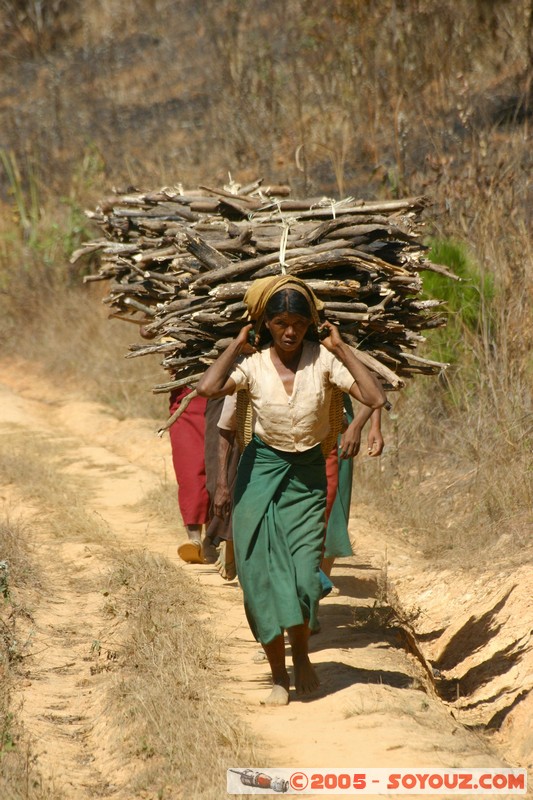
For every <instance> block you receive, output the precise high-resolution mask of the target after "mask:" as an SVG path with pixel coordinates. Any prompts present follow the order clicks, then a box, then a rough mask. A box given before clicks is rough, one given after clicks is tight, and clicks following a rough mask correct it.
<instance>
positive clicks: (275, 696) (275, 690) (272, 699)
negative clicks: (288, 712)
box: [261, 683, 289, 706]
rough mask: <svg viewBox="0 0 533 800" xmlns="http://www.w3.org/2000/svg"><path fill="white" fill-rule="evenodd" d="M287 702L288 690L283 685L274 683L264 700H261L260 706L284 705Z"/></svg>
mask: <svg viewBox="0 0 533 800" xmlns="http://www.w3.org/2000/svg"><path fill="white" fill-rule="evenodd" d="M288 704H289V690H288V688H287V689H286V688H285V686H281V685H280V684H277V683H275V684H274V686H273V687H272V691H271V692H270V694H269V695H268V697H266V698H265V699H264V700H261V705H262V706H286V705H288Z"/></svg>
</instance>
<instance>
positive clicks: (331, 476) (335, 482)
mask: <svg viewBox="0 0 533 800" xmlns="http://www.w3.org/2000/svg"><path fill="white" fill-rule="evenodd" d="M326 479H327V482H328V488H327V496H326V521H327V520H328V519H329V515H330V514H331V509H332V508H333V503H334V502H335V497H336V496H337V489H338V488H339V454H338V446H337V443H336V442H335V447H333V449H332V450H331V451H330V452H329V454H328V455H327V456H326Z"/></svg>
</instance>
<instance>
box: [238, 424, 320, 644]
mask: <svg viewBox="0 0 533 800" xmlns="http://www.w3.org/2000/svg"><path fill="white" fill-rule="evenodd" d="M325 509H326V472H325V463H324V456H323V454H322V450H321V448H320V445H317V446H316V447H313V448H312V450H306V451H304V452H303V453H286V452H284V451H282V450H275V449H274V448H273V447H269V446H268V445H266V444H265V443H264V442H263V441H262V440H261V439H259V437H257V436H254V437H253V438H252V441H251V442H250V444H249V445H248V447H247V448H246V449H245V451H244V453H243V454H242V457H241V460H240V462H239V469H238V472H237V482H236V485H235V504H234V508H233V537H234V546H235V560H236V564H237V573H238V575H239V581H240V584H241V587H242V590H243V595H244V608H245V611H246V616H247V619H248V623H249V625H250V628H251V630H252V633H253V634H254V636H255V638H256V639H257V640H258V641H260V642H261V643H262V644H269V643H270V642H272V641H273V640H274V639H275V638H276V637H278V636H280V635H281V634H283V631H284V630H286V629H287V628H292V627H293V626H294V625H302V624H303V623H304V622H305V621H306V620H307V621H308V622H309V627H310V628H311V630H317V629H318V619H317V612H318V601H319V600H320V596H321V593H322V587H321V582H320V578H319V567H320V560H321V558H322V550H323V544H324V526H325V522H324V520H325Z"/></svg>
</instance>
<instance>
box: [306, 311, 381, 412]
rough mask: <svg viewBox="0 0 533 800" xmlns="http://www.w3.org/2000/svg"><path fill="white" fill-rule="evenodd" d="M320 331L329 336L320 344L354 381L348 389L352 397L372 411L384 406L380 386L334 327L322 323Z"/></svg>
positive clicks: (327, 323)
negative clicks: (327, 333)
mask: <svg viewBox="0 0 533 800" xmlns="http://www.w3.org/2000/svg"><path fill="white" fill-rule="evenodd" d="M321 329H322V330H328V331H329V335H328V336H327V337H326V338H325V339H323V340H322V344H323V345H324V347H326V348H327V349H328V350H329V352H330V353H333V355H334V356H336V358H338V359H339V361H340V362H341V363H342V364H344V366H345V367H346V369H347V370H348V372H349V373H350V374H351V376H352V378H353V379H354V383H353V385H352V387H351V389H350V394H351V395H352V397H355V399H356V400H359V402H360V403H363V404H364V405H365V406H369V407H370V408H373V409H376V408H381V407H382V406H384V405H385V403H386V402H387V398H386V396H385V392H384V391H383V389H382V387H381V385H380V384H379V382H378V381H377V380H376V378H374V376H373V375H372V373H371V372H370V370H369V369H368V367H365V365H364V364H363V363H362V362H361V361H359V359H358V358H357V356H356V354H355V353H354V351H353V350H352V348H351V347H350V346H349V345H348V344H346V342H343V340H342V339H341V335H340V333H339V331H338V330H337V328H336V327H335V325H332V324H331V322H324V323H323V324H322V325H321Z"/></svg>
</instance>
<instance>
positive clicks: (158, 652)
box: [107, 553, 257, 800]
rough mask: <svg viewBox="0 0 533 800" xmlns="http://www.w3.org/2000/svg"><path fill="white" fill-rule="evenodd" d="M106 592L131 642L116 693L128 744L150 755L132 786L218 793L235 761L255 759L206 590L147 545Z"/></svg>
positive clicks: (162, 792) (206, 798)
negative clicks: (227, 681) (223, 681)
mask: <svg viewBox="0 0 533 800" xmlns="http://www.w3.org/2000/svg"><path fill="white" fill-rule="evenodd" d="M107 601H108V603H107V609H108V614H110V615H111V616H112V617H113V618H115V619H116V620H118V621H120V628H119V636H120V638H122V641H123V650H122V649H121V652H122V653H123V655H122V656H121V664H120V666H121V669H120V672H118V673H117V681H116V685H115V686H114V687H113V689H112V691H111V693H110V702H111V703H112V704H113V707H114V709H115V712H116V717H115V718H116V722H117V725H118V726H119V729H120V738H121V740H122V741H123V745H124V748H125V750H126V751H127V752H128V754H129V756H130V758H132V759H133V758H135V759H139V758H140V759H142V761H143V766H142V768H141V769H140V771H138V772H137V774H135V775H134V776H133V777H132V779H131V786H130V790H131V791H132V792H141V791H142V790H147V789H150V791H151V792H152V793H153V795H154V796H157V797H160V798H167V797H168V798H171V797H176V796H182V795H183V797H194V798H198V800H200V799H201V800H210V799H211V798H212V799H213V800H218V798H220V797H221V796H223V795H224V794H225V785H226V770H227V768H228V766H229V765H248V766H250V765H252V766H253V765H255V764H256V763H257V758H256V756H255V753H254V746H253V742H252V740H251V739H250V734H249V733H248V732H247V731H246V729H245V728H244V726H243V725H242V723H240V722H239V721H238V720H237V716H236V714H234V713H233V712H232V703H231V702H230V701H229V699H228V697H227V694H226V690H225V691H224V695H223V696H221V695H220V693H219V686H218V683H219V678H220V674H221V672H225V671H226V670H227V669H228V667H227V665H226V663H225V660H224V658H223V656H222V655H221V652H220V647H221V642H220V641H218V640H215V639H214V638H213V637H212V636H211V635H210V634H209V632H208V631H207V630H206V628H205V626H204V625H203V624H202V623H201V621H200V619H199V616H200V614H202V615H203V614H205V610H206V601H205V598H204V597H203V596H202V594H201V591H200V590H199V589H198V588H197V587H196V586H195V585H194V584H193V583H192V582H191V581H190V580H189V579H188V578H187V576H185V575H184V574H183V572H182V571H180V570H178V569H176V568H175V566H174V565H173V564H171V563H170V562H169V561H168V560H166V559H163V558H161V557H156V556H153V555H150V554H148V553H140V554H133V555H129V556H123V557H122V558H121V560H120V563H117V566H116V568H115V570H114V572H113V574H112V575H111V578H110V583H109V594H108V597H107ZM150 796H152V794H151V795H150Z"/></svg>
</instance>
